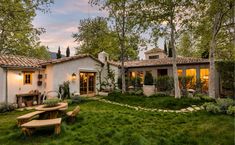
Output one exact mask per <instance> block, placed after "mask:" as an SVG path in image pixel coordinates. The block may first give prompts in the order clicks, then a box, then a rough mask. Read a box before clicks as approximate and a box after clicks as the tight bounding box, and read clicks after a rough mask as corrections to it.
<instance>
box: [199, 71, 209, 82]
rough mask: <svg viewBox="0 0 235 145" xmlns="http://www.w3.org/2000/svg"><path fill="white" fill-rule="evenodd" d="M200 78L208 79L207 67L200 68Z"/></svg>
mask: <svg viewBox="0 0 235 145" xmlns="http://www.w3.org/2000/svg"><path fill="white" fill-rule="evenodd" d="M200 78H201V80H202V81H207V80H208V79H209V69H200Z"/></svg>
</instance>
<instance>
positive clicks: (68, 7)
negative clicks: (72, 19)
mask: <svg viewBox="0 0 235 145" xmlns="http://www.w3.org/2000/svg"><path fill="white" fill-rule="evenodd" d="M88 2H89V0H66V3H64V5H62V6H60V7H57V8H55V9H54V10H52V12H54V13H57V14H69V13H75V12H80V13H85V14H98V13H99V14H103V15H105V14H106V12H104V11H100V10H99V7H96V6H91V5H90V4H89V3H88Z"/></svg>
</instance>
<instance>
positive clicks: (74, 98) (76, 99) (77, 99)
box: [71, 94, 82, 104]
mask: <svg viewBox="0 0 235 145" xmlns="http://www.w3.org/2000/svg"><path fill="white" fill-rule="evenodd" d="M71 100H72V103H75V104H79V103H81V102H82V98H81V97H80V96H79V95H74V94H73V95H72V97H71Z"/></svg>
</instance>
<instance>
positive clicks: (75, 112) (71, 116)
mask: <svg viewBox="0 0 235 145" xmlns="http://www.w3.org/2000/svg"><path fill="white" fill-rule="evenodd" d="M79 112H80V107H79V106H77V107H76V108H75V109H74V110H73V111H69V112H67V113H66V115H67V116H68V119H69V122H71V123H74V122H75V118H76V116H77V115H78V114H79Z"/></svg>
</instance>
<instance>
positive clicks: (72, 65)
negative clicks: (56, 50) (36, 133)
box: [0, 52, 119, 103]
mask: <svg viewBox="0 0 235 145" xmlns="http://www.w3.org/2000/svg"><path fill="white" fill-rule="evenodd" d="M107 61H108V55H107V54H106V53H105V52H101V53H100V54H99V56H98V58H95V57H93V56H91V55H88V54H82V55H76V56H71V57H64V58H61V59H53V60H49V61H46V60H39V59H35V58H28V57H24V56H13V55H2V56H0V102H8V103H17V97H16V96H17V95H18V94H27V93H29V92H30V91H31V90H38V91H39V92H41V93H43V92H48V91H52V90H58V88H59V85H61V84H63V82H66V81H69V82H70V92H71V93H76V94H80V95H89V94H97V93H98V92H97V88H99V85H100V84H99V81H98V79H99V78H101V81H103V80H104V79H105V77H106V76H107V69H106V67H107ZM110 69H112V70H113V71H114V73H115V79H116V80H117V79H118V73H119V72H118V71H119V70H118V67H117V66H115V65H110ZM101 70H102V73H101V76H100V77H99V75H98V73H99V71H101ZM26 99H27V98H26Z"/></svg>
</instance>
